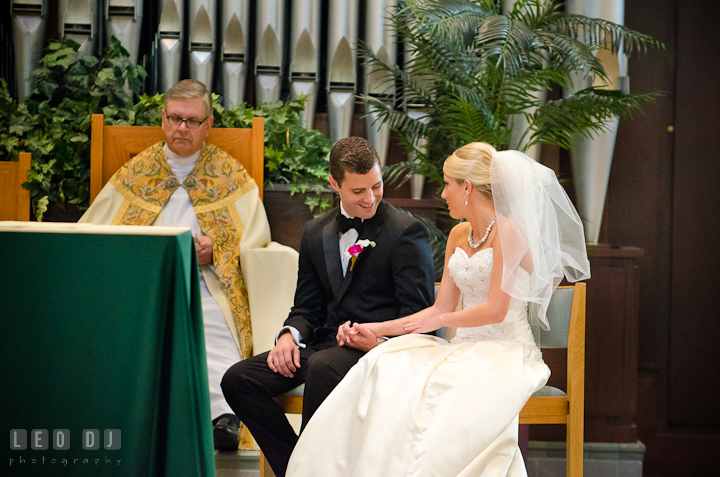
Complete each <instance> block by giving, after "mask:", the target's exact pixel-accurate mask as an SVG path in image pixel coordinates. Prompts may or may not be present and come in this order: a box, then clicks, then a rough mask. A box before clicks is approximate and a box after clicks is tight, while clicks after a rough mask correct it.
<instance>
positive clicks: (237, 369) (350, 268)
mask: <svg viewBox="0 0 720 477" xmlns="http://www.w3.org/2000/svg"><path fill="white" fill-rule="evenodd" d="M329 179H330V184H331V185H332V186H333V188H334V189H335V190H336V191H337V192H338V194H339V195H340V207H338V208H335V209H333V210H332V211H330V212H329V213H327V214H326V215H324V216H323V217H320V218H317V219H313V220H311V221H310V222H308V223H307V224H306V226H305V229H304V230H303V234H302V240H301V243H300V264H299V271H298V282H297V289H296V290H295V304H294V306H293V308H292V310H291V311H290V315H289V316H288V318H287V320H285V327H283V328H282V329H281V330H280V332H279V333H278V338H277V341H276V345H275V347H274V348H273V349H272V350H271V351H270V352H267V353H262V354H260V355H257V356H254V357H253V358H250V359H246V360H243V361H240V362H239V363H237V364H235V365H234V366H232V367H231V368H230V369H229V370H228V371H227V372H226V373H225V376H224V377H223V381H222V389H223V393H224V394H225V399H226V400H227V402H228V404H230V406H231V407H232V409H233V411H234V412H235V413H236V415H237V416H238V417H239V418H240V420H241V421H242V422H244V423H245V425H246V426H247V427H248V429H249V430H250V432H251V433H252V434H253V436H254V437H255V440H256V441H257V442H258V444H259V445H260V448H261V449H262V451H263V453H264V454H265V456H266V457H267V459H268V462H269V463H270V466H271V467H272V469H273V471H274V472H275V475H277V476H278V477H280V476H283V475H285V470H286V467H287V463H288V460H289V459H290V454H291V453H292V450H293V447H294V446H295V443H296V442H297V439H298V438H297V435H296V434H295V431H294V430H293V429H292V427H291V426H290V423H289V422H288V421H287V419H286V417H285V415H284V413H283V411H282V410H281V409H280V407H279V406H278V405H277V404H276V403H275V401H274V400H273V399H272V398H273V397H274V396H278V395H280V394H283V393H285V392H287V391H289V390H291V389H293V388H294V387H296V386H299V385H300V384H302V383H305V394H304V398H303V416H302V420H303V426H305V424H307V422H308V420H309V419H310V417H311V416H312V415H313V413H314V412H315V410H316V409H317V408H318V407H319V406H320V404H321V403H322V402H323V400H324V399H325V398H326V397H327V396H328V394H330V392H331V391H332V390H333V388H335V386H336V385H337V384H338V383H339V382H340V380H342V378H343V377H344V376H345V374H346V373H347V372H348V370H349V369H350V368H351V367H352V366H353V365H354V364H355V363H356V362H357V361H358V360H359V359H360V358H361V357H362V356H363V355H364V354H365V352H366V351H368V350H370V349H372V348H374V347H375V346H377V345H378V344H379V342H380V341H382V339H378V340H376V339H375V338H370V340H369V341H368V339H367V338H361V339H359V340H355V341H354V343H355V344H356V347H350V346H349V345H347V344H346V345H344V346H338V342H337V339H336V334H337V332H338V327H339V326H340V325H341V324H343V323H345V322H347V321H350V322H351V323H367V322H375V321H385V320H391V319H394V318H398V317H401V316H406V315H410V314H412V313H415V312H417V311H419V310H422V309H423V308H426V307H428V306H430V305H431V304H432V297H433V277H434V271H433V262H432V256H431V253H430V245H429V242H428V235H427V231H426V229H425V227H424V226H423V225H422V224H421V223H420V222H418V221H417V220H415V219H413V218H412V217H410V216H409V215H407V214H405V213H403V212H401V211H399V210H397V209H395V208H394V207H393V206H391V205H390V204H388V203H387V202H385V201H383V200H382V195H383V180H382V175H381V173H380V164H379V161H378V155H377V152H376V151H375V149H374V148H373V147H372V145H370V143H369V142H367V141H366V140H365V139H362V138H358V137H350V138H346V139H341V140H340V141H338V142H337V143H336V144H335V145H334V146H333V148H332V151H331V152H330V178H329ZM363 240H365V242H363ZM358 242H360V243H361V244H364V245H363V246H362V247H353V250H351V252H353V251H355V255H356V256H355V257H352V258H351V257H349V256H348V254H346V253H345V252H346V251H347V250H348V249H349V248H350V247H352V246H354V245H356V244H357V243H358ZM360 249H361V251H360V252H359V254H357V251H358V250H360ZM308 458H310V456H308Z"/></svg>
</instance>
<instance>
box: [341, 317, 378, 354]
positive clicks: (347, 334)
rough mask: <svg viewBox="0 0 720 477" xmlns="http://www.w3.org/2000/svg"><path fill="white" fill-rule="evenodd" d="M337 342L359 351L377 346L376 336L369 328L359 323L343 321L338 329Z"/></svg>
mask: <svg viewBox="0 0 720 477" xmlns="http://www.w3.org/2000/svg"><path fill="white" fill-rule="evenodd" d="M337 340H338V344H339V345H340V346H349V347H351V348H356V349H359V350H361V351H369V350H371V349H373V348H374V347H376V346H377V337H376V336H375V333H373V332H372V331H370V329H369V328H368V327H366V326H364V325H361V324H359V323H354V324H351V323H350V322H349V321H348V322H345V323H343V324H342V326H340V328H339V329H338V335H337Z"/></svg>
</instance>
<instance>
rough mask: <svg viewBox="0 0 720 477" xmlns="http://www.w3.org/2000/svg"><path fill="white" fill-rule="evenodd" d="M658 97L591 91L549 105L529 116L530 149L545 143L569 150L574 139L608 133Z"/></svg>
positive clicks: (651, 94)
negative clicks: (610, 126) (618, 121)
mask: <svg viewBox="0 0 720 477" xmlns="http://www.w3.org/2000/svg"><path fill="white" fill-rule="evenodd" d="M657 96H658V94H656V93H648V94H624V93H622V92H621V91H614V90H603V89H598V88H588V89H584V90H582V91H579V92H577V93H576V94H573V95H572V96H569V97H567V98H564V99H559V100H555V101H548V102H547V103H546V104H544V105H543V106H541V107H539V108H538V109H537V110H536V111H535V112H534V113H533V114H532V115H529V116H530V117H529V118H528V119H529V120H530V123H531V126H530V128H531V131H532V133H531V134H530V140H529V141H528V145H527V147H530V146H532V145H533V144H537V143H546V144H558V145H560V146H562V147H564V148H566V149H569V148H570V147H571V145H572V141H573V138H575V137H577V136H584V137H587V138H592V136H593V134H595V133H599V132H602V131H604V130H606V128H607V126H608V123H609V121H610V120H612V119H613V118H616V117H626V116H629V115H631V114H632V113H633V112H637V111H640V109H641V107H642V105H643V104H645V103H647V102H649V101H651V100H653V99H654V98H656V97H657ZM527 147H526V149H527Z"/></svg>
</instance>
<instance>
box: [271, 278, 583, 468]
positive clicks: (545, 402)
mask: <svg viewBox="0 0 720 477" xmlns="http://www.w3.org/2000/svg"><path fill="white" fill-rule="evenodd" d="M437 289H438V286H437V285H436V286H435V294H436V295H437ZM461 301H462V300H461ZM458 306H460V305H459V304H458ZM547 316H548V320H549V321H550V323H551V324H552V327H551V329H550V331H545V330H542V329H541V328H539V327H538V328H533V335H534V336H535V342H536V343H537V345H538V347H540V348H567V392H563V391H561V390H560V389H557V388H554V387H552V386H544V387H543V388H542V389H540V390H539V391H538V392H536V393H535V394H533V396H532V397H531V398H530V399H529V400H528V402H527V403H526V404H525V407H523V409H522V411H521V412H520V424H565V425H566V427H567V443H566V445H567V449H566V459H567V464H566V475H567V476H568V477H582V475H583V432H584V413H585V283H576V284H575V285H573V286H562V287H558V288H557V289H556V290H555V293H553V296H552V300H551V301H550V306H549V307H548V310H547ZM449 331H451V330H442V333H440V334H441V335H443V336H447V334H448V332H449ZM303 392H304V385H301V386H298V387H296V388H295V389H292V390H290V391H289V392H287V393H285V394H283V395H281V396H278V397H276V398H275V401H276V402H277V403H278V404H279V405H280V407H281V408H282V409H283V410H284V411H285V412H286V413H287V414H302V401H303ZM273 475H274V474H273V473H272V469H270V466H269V465H268V464H267V461H266V460H265V456H264V455H263V454H262V453H261V454H260V477H270V476H273Z"/></svg>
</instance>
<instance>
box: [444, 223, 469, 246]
mask: <svg viewBox="0 0 720 477" xmlns="http://www.w3.org/2000/svg"><path fill="white" fill-rule="evenodd" d="M469 233H470V222H460V223H459V224H457V225H456V226H455V227H453V228H452V230H450V235H448V242H447V247H448V248H449V249H451V250H455V247H459V246H460V245H462V243H463V240H467V236H468V234H469Z"/></svg>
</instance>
